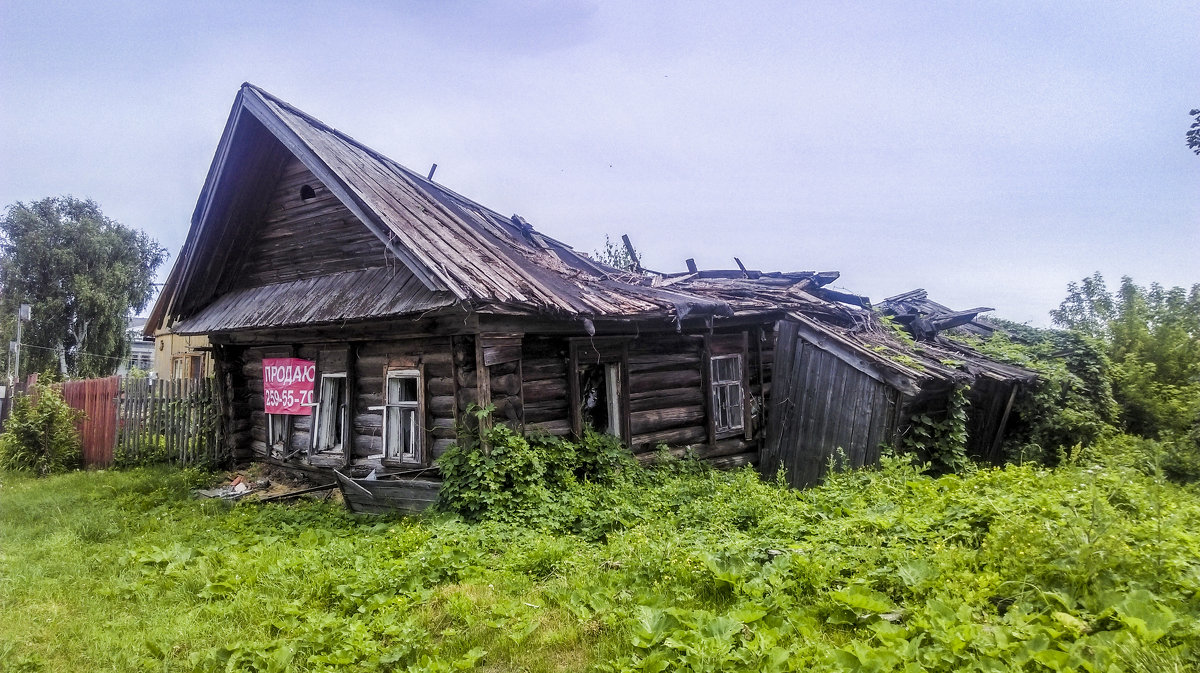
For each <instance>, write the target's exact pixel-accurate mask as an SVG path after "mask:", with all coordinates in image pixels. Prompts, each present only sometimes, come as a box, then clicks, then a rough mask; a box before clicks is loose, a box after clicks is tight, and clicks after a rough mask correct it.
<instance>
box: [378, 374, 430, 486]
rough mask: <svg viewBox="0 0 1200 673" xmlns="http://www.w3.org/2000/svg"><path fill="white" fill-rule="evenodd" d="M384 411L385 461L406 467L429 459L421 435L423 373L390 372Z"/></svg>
mask: <svg viewBox="0 0 1200 673" xmlns="http://www.w3.org/2000/svg"><path fill="white" fill-rule="evenodd" d="M386 388H387V389H386V390H385V391H384V393H385V394H384V407H383V429H384V432H383V452H384V457H385V458H387V459H391V460H396V461H400V462H403V463H421V462H423V461H424V459H425V455H424V446H423V442H422V439H423V436H422V433H421V372H420V370H417V369H401V370H393V371H389V372H388V374H387V383H386Z"/></svg>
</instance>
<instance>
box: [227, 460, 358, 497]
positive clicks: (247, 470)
mask: <svg viewBox="0 0 1200 673" xmlns="http://www.w3.org/2000/svg"><path fill="white" fill-rule="evenodd" d="M239 477H240V478H241V480H242V481H243V482H245V483H246V485H247V486H249V487H250V488H251V489H252V490H251V492H250V493H247V494H246V495H244V496H242V498H243V499H250V500H262V499H264V498H270V497H272V496H277V495H284V494H286V493H291V492H293V491H299V490H303V489H306V488H312V487H314V486H320V485H321V483H320V482H315V481H313V480H312V479H309V478H308V477H307V476H306V475H305V474H304V473H303V472H297V471H294V470H288V469H286V468H281V467H278V466H276V465H268V464H266V463H251V464H249V465H244V466H239V467H238V468H237V469H235V470H230V471H228V472H225V478H224V479H223V480H222V481H221V482H220V483H219V484H217V485H216V486H215V487H214V488H228V487H230V486H232V485H233V484H235V483H236V482H237V480H238V478H239ZM297 497H298V498H310V499H313V500H328V501H331V502H341V501H342V494H341V491H339V490H338V489H336V488H334V489H330V490H328V491H318V492H316V493H307V494H304V495H301V496H297Z"/></svg>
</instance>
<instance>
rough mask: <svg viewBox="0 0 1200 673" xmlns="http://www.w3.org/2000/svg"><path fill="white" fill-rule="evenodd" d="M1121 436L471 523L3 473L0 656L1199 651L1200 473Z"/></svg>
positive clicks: (203, 662) (969, 658) (520, 661)
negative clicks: (971, 459)
mask: <svg viewBox="0 0 1200 673" xmlns="http://www.w3.org/2000/svg"><path fill="white" fill-rule="evenodd" d="M1142 448H1145V447H1142ZM1138 450H1139V448H1138V446H1134V445H1133V444H1128V443H1127V444H1126V445H1122V446H1119V447H1115V448H1113V450H1112V453H1113V454H1114V455H1115V456H1116V457H1111V456H1110V455H1109V453H1108V447H1107V445H1105V444H1104V443H1103V442H1102V443H1101V445H1100V446H1099V448H1098V449H1096V450H1093V451H1091V452H1075V453H1073V454H1071V455H1068V456H1065V457H1064V460H1063V463H1062V464H1061V465H1060V466H1059V467H1057V468H1054V469H1048V468H1044V467H1038V466H1033V465H1021V466H1009V467H1006V468H1003V469H976V470H970V471H967V472H965V473H963V474H947V475H943V476H939V477H931V476H928V475H927V474H924V473H922V472H921V471H919V470H918V469H917V468H915V467H913V466H911V465H910V464H908V463H906V462H903V461H900V460H898V459H894V458H888V459H885V461H884V465H883V466H882V467H881V468H880V469H878V470H862V471H854V472H847V473H836V474H833V475H831V476H830V478H829V479H828V481H827V483H825V484H823V485H821V486H818V487H816V488H812V489H809V490H806V491H795V490H790V489H788V488H786V487H784V486H783V485H782V484H781V482H763V481H762V480H760V479H759V478H758V476H757V475H756V474H755V473H753V472H751V471H748V470H746V471H741V472H732V473H731V472H715V471H711V470H709V469H706V468H705V467H703V466H702V465H699V464H696V463H693V462H689V461H678V462H673V463H668V464H667V465H666V466H665V467H663V468H661V469H654V470H643V469H640V468H637V467H636V466H633V465H629V464H626V465H624V466H623V467H622V468H621V469H619V470H615V471H613V472H612V473H611V475H610V478H609V479H608V480H607V481H606V483H598V482H595V481H591V480H589V479H578V478H575V479H574V480H566V481H567V482H571V483H567V484H566V485H565V486H563V488H564V489H565V490H563V491H561V492H556V493H553V497H550V498H548V503H549V504H547V503H545V502H544V503H542V504H540V505H537V506H535V507H533V508H532V509H530V510H528V511H529V512H536V511H541V512H543V515H541V516H531V517H526V518H524V519H523V520H521V521H508V520H505V519H504V517H501V516H486V515H484V516H479V517H478V520H477V522H474V523H469V522H467V521H466V520H465V519H464V517H462V516H457V515H449V514H444V513H443V514H430V515H427V516H425V517H422V518H362V517H357V516H353V515H350V514H348V513H346V512H345V511H343V510H342V509H340V508H338V507H337V506H336V505H333V504H326V503H298V504H295V505H291V506H285V505H254V504H249V503H246V504H238V505H231V504H229V503H226V502H222V501H212V500H208V501H201V500H194V499H192V498H191V497H190V496H189V490H190V489H191V488H193V487H195V486H196V485H197V484H198V483H199V482H200V481H201V480H202V475H200V474H199V473H196V472H191V471H186V472H185V471H166V470H163V469H136V470H132V471H129V472H111V471H108V472H92V473H73V474H68V475H64V476H58V477H52V478H50V479H41V480H38V479H33V478H31V477H29V476H26V475H22V474H12V473H0V670H30V671H34V670H43V671H60V670H118V671H201V672H205V671H390V670H399V671H454V670H486V671H509V670H511V671H583V670H595V671H1031V672H1032V671H1088V672H1104V673H1116V672H1118V671H1146V672H1149V671H1187V670H1196V667H1197V661H1198V654H1200V650H1198V649H1197V648H1198V647H1200V593H1198V592H1200V533H1197V531H1200V493H1198V492H1197V491H1196V490H1195V487H1194V486H1191V487H1185V486H1179V485H1176V484H1173V483H1171V482H1169V481H1166V480H1164V479H1162V478H1160V477H1159V476H1157V473H1156V471H1155V470H1154V469H1153V468H1147V466H1146V465H1144V464H1138V465H1135V464H1133V463H1136V462H1137V458H1136V456H1137V451H1138ZM539 508H541V509H540V510H539Z"/></svg>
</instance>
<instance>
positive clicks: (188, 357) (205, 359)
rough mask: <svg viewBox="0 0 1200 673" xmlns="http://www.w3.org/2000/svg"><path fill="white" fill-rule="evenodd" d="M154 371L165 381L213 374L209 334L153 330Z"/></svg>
mask: <svg viewBox="0 0 1200 673" xmlns="http://www.w3.org/2000/svg"><path fill="white" fill-rule="evenodd" d="M152 336H153V338H154V344H153V348H154V353H153V356H154V365H153V366H154V374H155V375H156V376H157V377H158V378H159V379H162V380H164V381H170V380H176V379H202V378H207V377H209V376H212V375H213V361H212V356H211V355H210V354H209V350H210V346H209V343H208V337H206V336H204V335H192V336H184V335H180V334H172V333H171V332H170V331H168V330H157V331H153V330H152Z"/></svg>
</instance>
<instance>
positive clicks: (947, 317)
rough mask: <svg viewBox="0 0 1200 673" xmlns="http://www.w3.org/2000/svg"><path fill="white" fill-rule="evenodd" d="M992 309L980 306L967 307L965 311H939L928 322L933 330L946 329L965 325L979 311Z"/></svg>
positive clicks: (983, 311) (973, 318)
mask: <svg viewBox="0 0 1200 673" xmlns="http://www.w3.org/2000/svg"><path fill="white" fill-rule="evenodd" d="M994 310H995V309H992V308H988V307H986V306H980V307H977V308H971V309H967V310H965V311H954V312H952V313H941V314H938V315H935V316H932V317H931V318H930V319H929V322H930V324H932V325H933V328H934V329H935V330H937V331H939V332H940V331H942V330H948V329H951V328H954V327H959V326H961V325H966V324H967V323H969V322H972V321H974V320H975V316H977V315H979V314H980V313H985V312H987V311H994Z"/></svg>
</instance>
